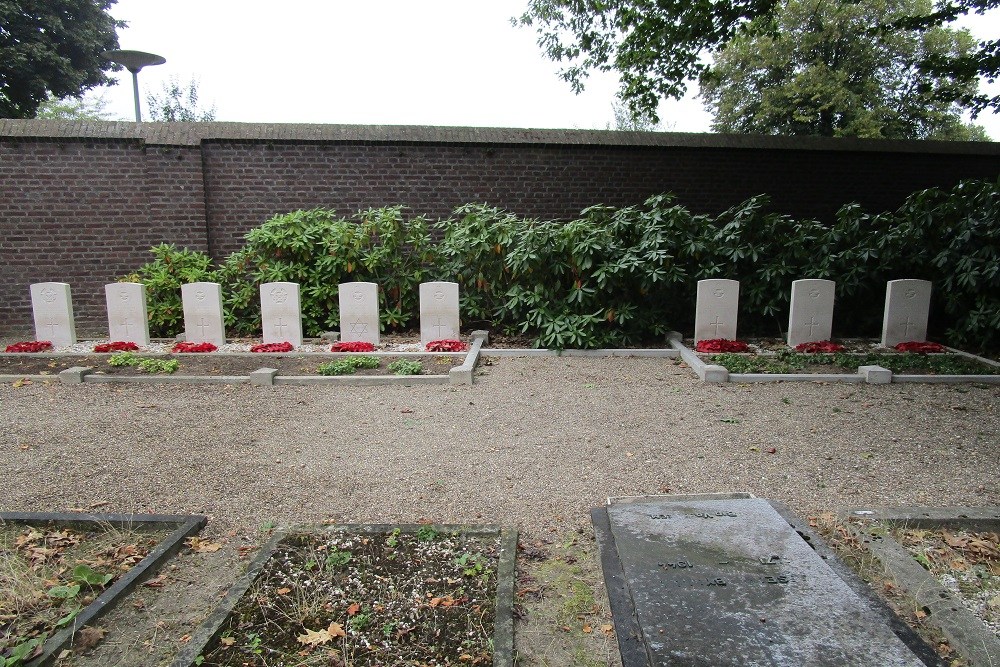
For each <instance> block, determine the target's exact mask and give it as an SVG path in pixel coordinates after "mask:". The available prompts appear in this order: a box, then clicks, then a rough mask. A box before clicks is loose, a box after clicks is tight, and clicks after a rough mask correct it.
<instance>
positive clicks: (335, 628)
mask: <svg viewBox="0 0 1000 667" xmlns="http://www.w3.org/2000/svg"><path fill="white" fill-rule="evenodd" d="M326 631H327V632H328V633H330V636H331V637H346V636H347V633H346V632H344V628H343V626H341V625H340V623H331V624H330V627H328V628H327V629H326Z"/></svg>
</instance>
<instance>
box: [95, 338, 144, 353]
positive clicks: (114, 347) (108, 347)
mask: <svg viewBox="0 0 1000 667" xmlns="http://www.w3.org/2000/svg"><path fill="white" fill-rule="evenodd" d="M138 349H139V346H138V345H136V344H135V343H131V342H128V341H124V340H116V341H112V342H110V343H100V344H98V345H95V346H94V352H135V351H136V350H138Z"/></svg>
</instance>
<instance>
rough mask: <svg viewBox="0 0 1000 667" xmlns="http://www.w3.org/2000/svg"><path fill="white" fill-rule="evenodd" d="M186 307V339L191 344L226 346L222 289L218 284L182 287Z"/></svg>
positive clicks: (188, 284)
mask: <svg viewBox="0 0 1000 667" xmlns="http://www.w3.org/2000/svg"><path fill="white" fill-rule="evenodd" d="M181 302H182V303H183V305H184V337H185V339H186V340H187V341H188V342H191V343H212V344H213V345H216V346H218V347H221V346H222V345H225V344H226V328H225V324H224V322H223V319H222V287H221V286H220V285H219V284H218V283H187V284H186V285H181Z"/></svg>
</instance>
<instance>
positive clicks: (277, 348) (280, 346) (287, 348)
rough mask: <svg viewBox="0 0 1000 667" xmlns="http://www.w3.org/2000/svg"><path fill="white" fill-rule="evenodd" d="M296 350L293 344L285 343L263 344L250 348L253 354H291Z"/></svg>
mask: <svg viewBox="0 0 1000 667" xmlns="http://www.w3.org/2000/svg"><path fill="white" fill-rule="evenodd" d="M294 349H295V348H294V347H293V346H292V344H291V343H289V342H288V341H285V342H284V343H262V344H260V345H254V346H253V347H251V348H250V351H251V352H291V351H292V350H294Z"/></svg>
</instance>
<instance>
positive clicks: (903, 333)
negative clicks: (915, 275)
mask: <svg viewBox="0 0 1000 667" xmlns="http://www.w3.org/2000/svg"><path fill="white" fill-rule="evenodd" d="M930 309H931V283H930V281H927V280H910V279H908V280H890V281H889V282H888V283H886V286H885V313H884V315H883V318H882V345H884V346H886V347H893V346H895V345H897V344H899V343H907V342H910V341H917V342H923V341H925V340H927V319H928V316H929V314H930Z"/></svg>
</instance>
